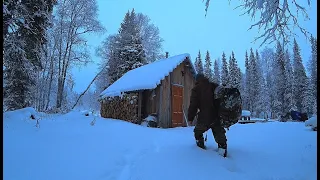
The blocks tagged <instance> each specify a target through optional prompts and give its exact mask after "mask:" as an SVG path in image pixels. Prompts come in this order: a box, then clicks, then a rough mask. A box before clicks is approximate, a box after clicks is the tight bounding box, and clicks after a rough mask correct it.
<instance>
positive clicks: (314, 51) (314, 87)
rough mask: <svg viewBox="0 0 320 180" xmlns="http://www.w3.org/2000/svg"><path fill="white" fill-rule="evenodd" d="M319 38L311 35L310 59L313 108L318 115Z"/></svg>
mask: <svg viewBox="0 0 320 180" xmlns="http://www.w3.org/2000/svg"><path fill="white" fill-rule="evenodd" d="M317 61H318V60H317V38H315V37H313V36H312V35H311V59H310V62H309V64H310V74H311V75H310V85H311V87H312V95H313V96H312V97H313V98H312V99H313V102H314V103H313V106H314V108H313V109H314V111H313V113H314V114H316V109H317V84H318V83H317V80H318V79H317Z"/></svg>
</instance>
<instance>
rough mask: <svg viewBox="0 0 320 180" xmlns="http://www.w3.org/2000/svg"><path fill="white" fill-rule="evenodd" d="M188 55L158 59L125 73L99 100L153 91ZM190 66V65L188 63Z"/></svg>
mask: <svg viewBox="0 0 320 180" xmlns="http://www.w3.org/2000/svg"><path fill="white" fill-rule="evenodd" d="M187 57H188V59H189V61H190V55H189V54H188V53H185V54H180V55H177V56H172V57H169V58H167V59H160V60H158V61H155V62H153V63H150V64H147V65H144V66H141V67H139V68H136V69H133V70H131V71H128V72H127V73H125V74H124V75H123V76H122V77H121V78H120V79H118V80H117V81H116V82H114V83H113V84H112V85H110V86H109V87H108V88H107V89H105V90H104V91H103V92H102V93H101V94H100V98H101V99H104V98H106V97H114V96H121V94H122V93H123V92H128V91H136V90H141V89H154V88H156V87H157V85H159V84H160V82H161V80H162V79H164V78H165V77H166V76H167V75H169V73H170V72H172V71H173V70H174V69H175V68H176V67H177V66H178V65H179V64H181V63H182V62H183V61H184V60H185V59H186V58H187ZM190 64H192V63H191V62H190Z"/></svg>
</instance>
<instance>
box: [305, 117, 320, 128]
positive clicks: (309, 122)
mask: <svg viewBox="0 0 320 180" xmlns="http://www.w3.org/2000/svg"><path fill="white" fill-rule="evenodd" d="M305 125H306V127H311V128H312V129H313V130H314V131H316V130H317V115H314V116H312V117H311V118H310V119H309V120H307V121H306V122H305Z"/></svg>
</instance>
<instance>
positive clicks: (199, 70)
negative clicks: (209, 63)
mask: <svg viewBox="0 0 320 180" xmlns="http://www.w3.org/2000/svg"><path fill="white" fill-rule="evenodd" d="M195 68H196V70H197V73H200V74H203V63H202V59H201V53H200V50H199V53H198V57H197V59H196V61H195Z"/></svg>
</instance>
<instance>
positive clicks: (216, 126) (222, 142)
mask: <svg viewBox="0 0 320 180" xmlns="http://www.w3.org/2000/svg"><path fill="white" fill-rule="evenodd" d="M209 129H211V131H212V134H213V137H214V140H215V141H216V143H217V144H218V146H219V147H222V148H227V137H226V130H225V129H224V128H223V127H222V126H221V124H220V123H213V124H211V125H203V124H198V123H197V124H196V126H195V128H194V130H193V132H194V137H195V139H196V140H198V141H204V139H203V133H205V132H206V131H208V130H209Z"/></svg>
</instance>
